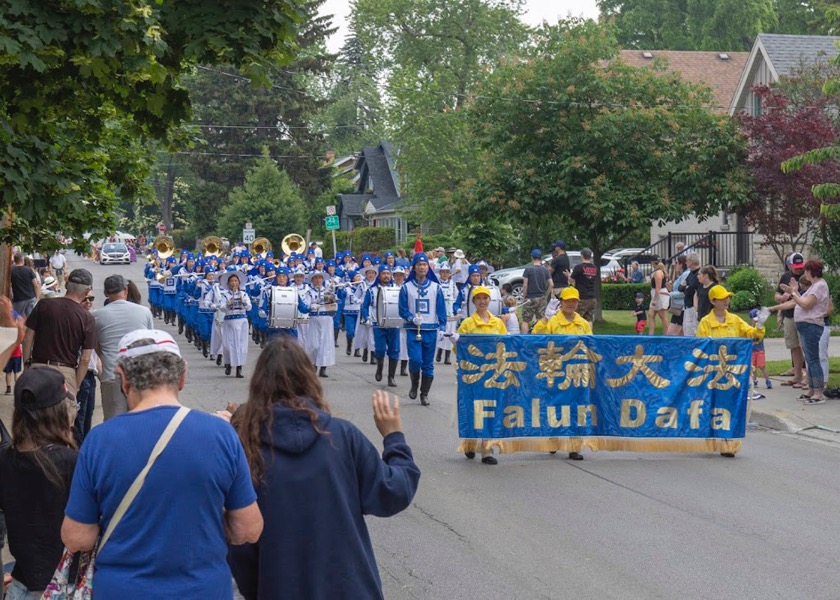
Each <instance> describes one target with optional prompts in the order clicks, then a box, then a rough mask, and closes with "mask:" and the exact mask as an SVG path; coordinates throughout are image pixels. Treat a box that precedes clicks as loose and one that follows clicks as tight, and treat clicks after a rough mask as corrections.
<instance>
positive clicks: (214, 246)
mask: <svg viewBox="0 0 840 600" xmlns="http://www.w3.org/2000/svg"><path fill="white" fill-rule="evenodd" d="M224 247H225V245H224V242H222V238H220V237H218V236H215V235H208V236H207V237H206V238H204V239H203V240H201V251H202V252H203V253H204V256H221V255H222V254H223V253H224Z"/></svg>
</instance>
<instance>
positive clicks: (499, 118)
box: [469, 21, 749, 264]
mask: <svg viewBox="0 0 840 600" xmlns="http://www.w3.org/2000/svg"><path fill="white" fill-rule="evenodd" d="M617 53H618V46H617V44H616V41H615V38H614V37H613V35H612V34H611V30H610V29H609V28H605V27H601V26H598V25H596V24H594V23H592V22H584V23H581V22H577V21H571V22H565V23H560V24H559V25H557V26H556V27H549V26H545V27H543V29H542V30H541V31H540V32H539V34H538V36H537V38H536V40H535V44H534V45H533V46H532V47H530V48H528V50H527V52H526V53H525V54H524V55H523V56H522V57H520V58H518V59H517V60H509V61H505V62H504V63H502V64H500V65H499V66H497V67H496V68H495V69H494V70H493V72H492V73H491V74H490V75H489V76H488V78H487V81H486V82H485V84H484V85H483V86H481V88H480V89H479V90H478V92H477V95H476V97H475V99H474V101H473V102H472V104H471V106H470V112H471V115H472V122H473V129H474V132H475V135H476V136H477V138H478V139H479V141H480V148H481V150H482V151H483V152H482V155H481V158H482V161H483V164H484V165H485V168H484V170H483V171H482V173H481V178H480V180H479V181H478V182H477V185H476V186H474V188H473V194H472V201H471V203H470V206H469V208H470V209H471V214H473V215H479V216H480V215H481V214H492V215H505V216H508V218H515V219H516V220H517V222H519V223H520V224H521V225H520V227H521V228H522V229H527V228H529V227H530V226H531V225H532V224H538V223H540V222H547V221H553V222H555V223H557V224H562V225H563V227H564V230H565V231H567V232H568V237H577V239H579V240H585V241H586V242H587V243H588V245H589V246H590V247H591V248H592V250H593V252H594V253H595V258H596V261H597V260H598V259H600V256H601V253H602V251H603V250H606V249H608V248H610V247H615V246H619V245H620V244H621V243H622V241H623V240H624V239H626V238H627V237H628V236H630V235H632V234H633V233H634V232H636V231H638V230H639V229H640V228H642V227H645V226H649V225H650V223H651V222H654V221H658V222H660V223H664V222H667V221H673V222H679V221H682V220H685V219H687V218H689V217H690V216H691V215H694V216H695V217H696V218H698V219H703V218H705V217H708V216H711V215H713V214H717V213H719V212H720V211H721V210H722V209H724V208H726V209H728V210H732V209H733V208H735V207H737V206H740V205H741V204H743V203H744V202H745V201H746V200H747V194H748V190H749V185H748V175H747V172H746V170H745V169H744V167H743V166H742V164H741V163H742V161H743V160H744V159H745V157H746V142H745V140H744V138H743V137H742V136H741V135H740V133H739V131H738V127H737V125H736V124H735V123H734V122H733V121H732V120H731V119H729V118H728V117H726V116H722V115H716V114H714V113H712V112H711V110H710V108H709V107H710V106H711V105H712V104H713V100H712V97H711V93H710V91H709V90H708V89H706V88H702V87H700V86H696V85H693V84H689V83H685V82H683V81H682V80H680V78H679V76H678V75H676V74H670V73H666V72H663V71H659V70H656V69H649V68H644V69H636V68H633V67H629V66H627V65H625V64H623V63H622V62H621V61H616V60H613V59H614V58H615V57H616V56H617ZM568 237H567V239H568ZM596 264H597V263H596Z"/></svg>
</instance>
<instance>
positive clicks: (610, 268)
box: [488, 250, 623, 302]
mask: <svg viewBox="0 0 840 600" xmlns="http://www.w3.org/2000/svg"><path fill="white" fill-rule="evenodd" d="M566 254H567V255H568V256H569V265H570V267H571V268H572V269H574V268H575V267H576V266H577V265H579V264H580V262H581V258H580V252H578V251H577V250H572V251H569V252H566ZM549 262H551V257H550V256H549V257H548V258H546V259H545V260H543V264H544V265H545V266H548V263H549ZM527 266H529V265H523V266H521V267H511V268H509V269H499V270H498V271H495V272H493V273H492V274H490V275H489V276H488V277H489V279H490V280H491V281H492V282H493V283H495V284H496V285H497V286H499V287H502V286H503V285H504V284H506V283H509V284H510V285H511V288H512V290H513V295H514V296H516V299H517V300H519V301H520V302H521V301H522V282H523V278H522V275H523V274H524V273H525V267H527ZM622 268H623V267H622V266H621V264H620V263H619V262H618V261H617V260H616V259H615V258H613V257H611V256H608V255H607V254H604V255H603V256H602V257H601V280H602V281H611V280H612V278H613V277H616V276H618V275H619V273H621V275H623V271H622V270H621V269H622Z"/></svg>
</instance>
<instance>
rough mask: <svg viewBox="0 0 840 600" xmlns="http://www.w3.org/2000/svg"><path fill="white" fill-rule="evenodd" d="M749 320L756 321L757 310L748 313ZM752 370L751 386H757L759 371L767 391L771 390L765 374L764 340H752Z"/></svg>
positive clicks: (768, 378) (770, 383)
mask: <svg viewBox="0 0 840 600" xmlns="http://www.w3.org/2000/svg"><path fill="white" fill-rule="evenodd" d="M750 319H751V320H752V321H757V320H758V309H757V308H754V309H752V310H751V311H750ZM752 368H753V372H752V373H753V386H758V378H757V377H756V374H757V371H758V370H760V371H761V374H762V375H764V382H765V383H766V384H767V389H768V390H772V389H773V382H772V381H770V376H769V375H768V374H767V363H766V357H765V353H764V340H763V339H762V340H753V348H752Z"/></svg>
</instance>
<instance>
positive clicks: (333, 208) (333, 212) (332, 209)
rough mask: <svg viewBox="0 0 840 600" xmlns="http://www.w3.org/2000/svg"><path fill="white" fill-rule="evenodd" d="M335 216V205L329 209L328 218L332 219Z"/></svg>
mask: <svg viewBox="0 0 840 600" xmlns="http://www.w3.org/2000/svg"><path fill="white" fill-rule="evenodd" d="M333 215H335V204H333V205H331V206H328V207H327V216H328V217H332V216H333Z"/></svg>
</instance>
